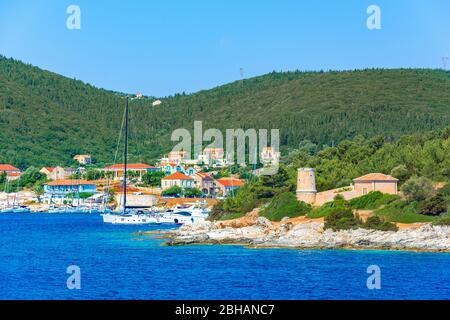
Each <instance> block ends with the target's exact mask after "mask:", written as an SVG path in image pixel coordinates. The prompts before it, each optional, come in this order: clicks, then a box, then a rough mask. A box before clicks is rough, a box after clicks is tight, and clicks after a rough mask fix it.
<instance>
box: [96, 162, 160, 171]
mask: <svg viewBox="0 0 450 320" xmlns="http://www.w3.org/2000/svg"><path fill="white" fill-rule="evenodd" d="M124 168H125V164H115V165H112V166H108V167H105V168H104V169H107V170H123V169H124ZM154 168H155V167H152V166H149V165H148V164H144V163H130V164H127V170H133V169H134V170H143V169H154Z"/></svg>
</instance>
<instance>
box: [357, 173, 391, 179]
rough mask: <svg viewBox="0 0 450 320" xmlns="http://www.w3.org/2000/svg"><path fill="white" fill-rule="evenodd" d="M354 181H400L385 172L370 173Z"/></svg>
mask: <svg viewBox="0 0 450 320" xmlns="http://www.w3.org/2000/svg"><path fill="white" fill-rule="evenodd" d="M353 181H398V179H396V178H394V177H393V176H390V175H387V174H383V173H369V174H366V175H364V176H362V177H358V178H356V179H353Z"/></svg>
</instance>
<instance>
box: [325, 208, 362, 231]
mask: <svg viewBox="0 0 450 320" xmlns="http://www.w3.org/2000/svg"><path fill="white" fill-rule="evenodd" d="M360 224H361V220H360V219H359V218H358V217H355V216H354V215H353V212H352V210H351V209H349V208H338V209H336V210H334V211H333V212H331V213H330V214H329V215H328V216H327V217H325V224H324V228H325V229H332V230H333V231H338V230H349V229H356V228H357V227H358V226H359V225H360Z"/></svg>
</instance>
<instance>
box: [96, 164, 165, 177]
mask: <svg viewBox="0 0 450 320" xmlns="http://www.w3.org/2000/svg"><path fill="white" fill-rule="evenodd" d="M124 169H125V164H115V165H112V166H107V167H104V168H103V169H101V171H103V172H111V173H112V175H113V179H114V180H122V178H123V171H124ZM160 170H161V169H160V168H157V167H153V166H149V165H148V164H144V163H134V164H131V163H130V164H127V173H128V172H130V173H131V174H132V175H133V176H134V177H135V178H138V179H139V180H142V176H143V175H144V174H146V173H147V172H151V171H160Z"/></svg>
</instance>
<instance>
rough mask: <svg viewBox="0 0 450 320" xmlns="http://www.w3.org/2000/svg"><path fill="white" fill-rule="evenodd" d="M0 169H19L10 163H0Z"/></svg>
mask: <svg viewBox="0 0 450 320" xmlns="http://www.w3.org/2000/svg"><path fill="white" fill-rule="evenodd" d="M0 171H20V169H18V168H16V167H14V166H12V165H10V164H0Z"/></svg>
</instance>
